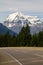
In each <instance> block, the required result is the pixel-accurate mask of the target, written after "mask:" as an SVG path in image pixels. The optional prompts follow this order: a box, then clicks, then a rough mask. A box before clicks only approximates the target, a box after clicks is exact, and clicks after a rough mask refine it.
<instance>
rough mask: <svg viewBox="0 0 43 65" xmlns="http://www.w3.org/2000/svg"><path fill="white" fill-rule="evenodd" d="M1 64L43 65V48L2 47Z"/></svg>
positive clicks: (0, 51)
mask: <svg viewBox="0 0 43 65" xmlns="http://www.w3.org/2000/svg"><path fill="white" fill-rule="evenodd" d="M0 65H43V48H42V47H38V48H37V47H5V48H4V47H2V48H0Z"/></svg>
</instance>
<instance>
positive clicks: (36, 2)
mask: <svg viewBox="0 0 43 65" xmlns="http://www.w3.org/2000/svg"><path fill="white" fill-rule="evenodd" d="M18 10H19V11H22V12H24V13H25V14H28V15H37V14H38V15H41V16H43V0H0V22H2V21H3V20H4V19H5V18H6V17H7V16H8V14H10V13H12V12H16V11H18Z"/></svg>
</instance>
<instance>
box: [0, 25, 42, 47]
mask: <svg viewBox="0 0 43 65" xmlns="http://www.w3.org/2000/svg"><path fill="white" fill-rule="evenodd" d="M17 46H33V47H43V30H42V31H40V32H39V33H36V34H34V35H32V34H31V33H30V27H29V26H28V25H27V26H26V27H22V29H21V31H20V33H19V34H18V35H13V36H12V35H10V34H9V32H7V33H6V34H5V35H3V34H0V47H17Z"/></svg>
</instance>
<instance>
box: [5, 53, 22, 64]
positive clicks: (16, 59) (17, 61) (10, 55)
mask: <svg viewBox="0 0 43 65" xmlns="http://www.w3.org/2000/svg"><path fill="white" fill-rule="evenodd" d="M6 54H7V55H9V56H10V57H11V58H12V59H13V60H14V61H16V62H17V63H18V64H19V65H23V64H22V63H21V62H19V61H18V60H17V59H16V58H15V57H13V56H12V55H11V54H9V53H6Z"/></svg>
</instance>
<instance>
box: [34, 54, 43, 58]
mask: <svg viewBox="0 0 43 65" xmlns="http://www.w3.org/2000/svg"><path fill="white" fill-rule="evenodd" d="M35 55H36V56H39V57H43V55H39V54H35Z"/></svg>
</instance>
